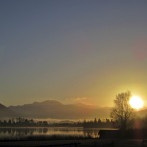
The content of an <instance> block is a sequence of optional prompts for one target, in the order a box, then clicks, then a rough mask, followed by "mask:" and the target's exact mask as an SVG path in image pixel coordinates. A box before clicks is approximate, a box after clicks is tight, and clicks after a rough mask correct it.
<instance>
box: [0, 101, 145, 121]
mask: <svg viewBox="0 0 147 147" xmlns="http://www.w3.org/2000/svg"><path fill="white" fill-rule="evenodd" d="M111 109H112V108H111V107H98V106H94V105H87V104H81V103H79V104H67V105H65V104H62V103H61V102H58V101H56V100H47V101H44V102H34V103H32V104H25V105H19V106H10V107H6V106H4V105H2V104H0V118H2V117H5V118H6V117H18V116H21V117H30V118H52V119H94V118H95V117H96V118H109V117H110V112H111ZM136 114H137V115H138V116H145V114H146V115H147V109H144V110H140V111H137V112H136Z"/></svg>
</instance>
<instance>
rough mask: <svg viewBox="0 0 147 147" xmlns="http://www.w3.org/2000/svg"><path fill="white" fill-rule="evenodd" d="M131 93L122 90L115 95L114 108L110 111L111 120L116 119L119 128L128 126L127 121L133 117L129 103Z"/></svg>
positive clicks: (123, 128) (124, 128)
mask: <svg viewBox="0 0 147 147" xmlns="http://www.w3.org/2000/svg"><path fill="white" fill-rule="evenodd" d="M130 97H131V93H130V92H129V91H128V92H123V93H120V94H118V95H116V98H115V100H114V104H115V106H114V108H113V110H112V112H111V117H112V118H113V120H115V121H117V122H118V124H119V127H120V129H121V130H126V129H127V128H129V127H130V126H129V123H130V121H131V120H132V119H133V116H134V111H133V109H132V108H131V106H130V104H129V99H130Z"/></svg>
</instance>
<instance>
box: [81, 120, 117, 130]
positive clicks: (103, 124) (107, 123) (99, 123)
mask: <svg viewBox="0 0 147 147" xmlns="http://www.w3.org/2000/svg"><path fill="white" fill-rule="evenodd" d="M117 126H118V125H117V122H114V121H113V120H110V119H107V118H106V119H103V120H101V119H100V118H99V119H96V118H95V119H94V120H93V121H86V120H84V122H83V127H84V128H116V127H117Z"/></svg>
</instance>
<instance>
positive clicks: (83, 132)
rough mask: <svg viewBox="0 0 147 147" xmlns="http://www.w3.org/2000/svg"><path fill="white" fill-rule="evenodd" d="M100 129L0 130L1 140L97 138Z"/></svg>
mask: <svg viewBox="0 0 147 147" xmlns="http://www.w3.org/2000/svg"><path fill="white" fill-rule="evenodd" d="M98 132H99V129H94V128H90V129H84V128H75V127H72V128H67V127H60V128H58V127H55V128H50V127H49V128H39V127H38V128H0V138H6V137H9V138H19V137H26V136H35V135H46V136H53V135H64V136H82V137H92V138H97V137H99V135H98Z"/></svg>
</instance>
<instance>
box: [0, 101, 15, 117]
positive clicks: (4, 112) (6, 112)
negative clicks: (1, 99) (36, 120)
mask: <svg viewBox="0 0 147 147" xmlns="http://www.w3.org/2000/svg"><path fill="white" fill-rule="evenodd" d="M16 116H17V113H16V112H14V111H12V110H10V109H9V108H8V107H6V106H4V105H2V104H0V118H10V117H11V118H12V117H16Z"/></svg>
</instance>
